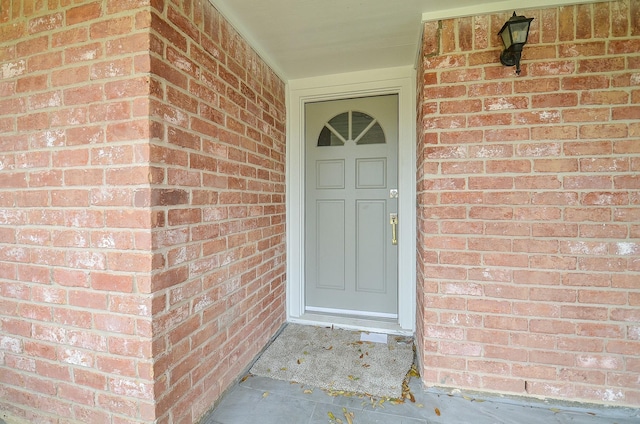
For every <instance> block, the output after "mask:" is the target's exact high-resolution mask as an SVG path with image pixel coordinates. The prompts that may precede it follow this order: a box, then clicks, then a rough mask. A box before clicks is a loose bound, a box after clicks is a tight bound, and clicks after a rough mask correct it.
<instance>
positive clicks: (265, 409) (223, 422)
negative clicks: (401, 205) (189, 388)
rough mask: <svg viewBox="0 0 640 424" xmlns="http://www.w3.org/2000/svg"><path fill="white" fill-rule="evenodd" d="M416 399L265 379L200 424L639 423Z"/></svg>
mask: <svg viewBox="0 0 640 424" xmlns="http://www.w3.org/2000/svg"><path fill="white" fill-rule="evenodd" d="M409 386H410V388H411V392H412V393H413V394H414V396H415V400H416V401H415V403H412V402H409V401H406V402H405V403H404V404H396V405H394V404H393V403H391V402H384V403H383V404H382V405H379V404H375V405H374V404H372V402H371V400H370V399H369V398H366V397H362V398H361V397H347V396H331V395H329V394H327V393H326V392H324V391H323V390H321V389H317V388H313V387H309V386H302V385H300V384H294V383H290V382H285V381H278V380H273V379H269V378H264V377H255V376H253V377H249V378H247V379H246V380H245V381H242V382H240V383H238V384H236V385H235V386H234V387H232V388H231V389H230V390H229V391H228V392H227V393H226V395H225V396H224V397H223V398H222V400H221V402H220V403H219V405H218V406H217V407H216V408H215V409H214V410H213V411H211V412H210V413H209V414H208V415H207V416H205V417H204V418H203V419H202V420H201V421H200V424H244V423H256V424H258V423H259V424H285V423H286V424H327V423H329V424H337V423H339V422H340V421H337V420H336V419H333V420H332V419H331V418H330V416H329V413H330V412H331V413H332V414H333V416H334V417H335V418H339V419H340V420H341V422H342V423H343V424H348V421H347V419H346V418H345V415H344V411H343V408H346V410H347V412H351V413H353V424H445V423H446V424H458V423H461V424H462V423H473V424H502V423H504V424H507V423H509V424H534V423H535V424H538V423H544V424H565V423H572V424H603V423H606V424H639V423H640V409H634V408H621V407H605V406H597V405H583V404H576V403H562V402H556V401H543V400H535V399H533V400H532V399H522V398H511V397H501V396H495V395H487V394H477V393H474V394H471V393H466V392H460V391H454V392H447V391H443V390H439V389H434V388H429V389H425V388H423V387H422V384H421V383H420V381H419V379H417V378H412V379H411V381H410V384H409Z"/></svg>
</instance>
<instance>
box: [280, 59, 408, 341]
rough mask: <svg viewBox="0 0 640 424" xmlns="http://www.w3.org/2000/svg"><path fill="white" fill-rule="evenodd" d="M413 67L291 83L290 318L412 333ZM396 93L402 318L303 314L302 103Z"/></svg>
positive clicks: (288, 160)
mask: <svg viewBox="0 0 640 424" xmlns="http://www.w3.org/2000/svg"><path fill="white" fill-rule="evenodd" d="M415 75H416V74H415V70H414V69H413V68H411V67H401V68H389V69H381V70H373V71H363V72H354V73H349V74H339V75H330V76H323V77H317V78H305V79H301V80H291V81H289V82H288V83H287V96H286V100H287V118H288V119H287V154H286V167H287V170H286V173H287V174H286V175H287V182H286V190H287V191H286V208H287V222H286V224H287V232H286V234H287V235H286V238H287V288H286V305H287V306H286V308H287V320H288V321H289V322H303V323H322V324H335V325H338V326H340V327H343V328H353V329H362V330H370V331H371V330H374V331H376V330H380V331H386V332H393V333H404V334H406V333H411V334H413V332H414V331H415V325H416V248H415V246H416V129H415V128H416V119H415V116H416V111H415V107H416V106H415V78H416V76H415ZM383 94H398V108H399V111H398V189H399V191H400V196H399V198H398V215H399V217H400V219H399V222H398V243H399V244H398V319H397V321H396V320H391V321H389V320H386V321H385V322H382V321H378V320H366V319H352V320H350V319H348V318H340V319H337V318H336V317H333V316H330V315H322V314H309V313H305V307H304V306H305V305H304V302H305V301H304V299H305V296H304V254H305V252H304V195H305V181H304V176H305V169H304V166H305V165H304V164H305V161H304V159H305V157H304V106H305V104H306V103H308V102H317V101H322V100H339V99H344V98H353V97H369V96H376V95H383Z"/></svg>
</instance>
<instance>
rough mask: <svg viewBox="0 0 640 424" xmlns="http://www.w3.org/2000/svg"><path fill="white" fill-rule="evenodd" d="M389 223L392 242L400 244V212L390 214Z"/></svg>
mask: <svg viewBox="0 0 640 424" xmlns="http://www.w3.org/2000/svg"><path fill="white" fill-rule="evenodd" d="M389 223H390V224H391V244H393V245H394V246H395V245H396V244H398V214H397V213H390V214H389Z"/></svg>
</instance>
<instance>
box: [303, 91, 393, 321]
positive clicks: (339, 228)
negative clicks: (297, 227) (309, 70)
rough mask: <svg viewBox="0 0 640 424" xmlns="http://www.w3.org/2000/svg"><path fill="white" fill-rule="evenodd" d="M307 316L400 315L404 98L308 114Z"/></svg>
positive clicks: (317, 105)
mask: <svg viewBox="0 0 640 424" xmlns="http://www.w3.org/2000/svg"><path fill="white" fill-rule="evenodd" d="M304 124H305V129H304V135H305V137H304V148H305V222H304V233H305V236H304V238H305V240H304V244H305V258H304V261H305V265H304V269H305V289H304V292H305V299H304V302H305V311H306V312H312V313H328V314H334V315H348V316H364V317H373V318H393V319H396V318H397V317H398V237H399V233H398V222H399V220H400V219H402V217H400V216H398V95H397V94H389V95H378V96H371V97H360V98H352V99H344V100H328V101H319V102H310V103H307V104H306V105H305V110H304Z"/></svg>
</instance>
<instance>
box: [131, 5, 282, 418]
mask: <svg viewBox="0 0 640 424" xmlns="http://www.w3.org/2000/svg"><path fill="white" fill-rule="evenodd" d="M167 3H168V4H167V5H166V6H165V8H164V10H163V11H161V12H156V11H154V12H153V13H152V19H151V28H152V32H151V61H150V63H151V69H152V73H153V74H154V76H153V78H152V82H151V87H152V89H151V97H150V103H149V107H150V116H151V121H152V128H154V134H153V136H152V137H153V138H152V140H151V146H150V159H151V162H152V164H153V171H152V175H153V178H154V180H153V182H152V184H151V187H150V191H147V192H145V193H144V194H143V193H140V195H141V196H140V198H138V200H139V201H140V202H141V203H142V204H144V205H145V206H147V205H148V206H151V208H152V210H153V211H154V216H157V217H158V220H157V223H156V225H155V226H154V228H153V231H152V243H153V249H154V253H155V255H154V271H153V274H152V277H151V287H152V291H153V292H154V306H155V309H154V322H153V324H154V326H153V330H154V333H153V352H154V359H156V361H157V362H156V365H155V367H154V373H155V376H156V396H157V399H158V409H157V415H158V417H159V418H160V421H159V422H161V423H162V422H166V423H182V422H184V423H191V422H195V421H196V420H197V419H198V418H200V416H201V415H202V414H203V413H204V412H206V411H207V409H208V408H210V407H211V406H212V405H213V402H214V401H215V400H216V399H217V398H218V396H219V395H220V393H221V392H222V391H223V390H225V389H226V388H227V387H228V386H229V384H230V383H231V382H233V380H234V379H236V378H237V377H238V376H239V374H240V372H241V371H242V370H243V369H244V368H245V367H246V366H247V365H248V364H249V362H250V361H251V360H252V359H253V358H254V357H255V356H256V355H257V354H258V353H259V352H260V350H261V349H262V348H263V347H264V346H265V344H266V343H267V342H268V340H269V339H270V337H272V336H273V334H274V333H275V332H276V331H277V330H278V328H279V327H280V326H281V325H282V323H283V322H284V319H285V308H284V303H285V298H284V295H285V289H284V283H285V244H284V242H285V204H284V200H285V199H284V192H285V178H284V177H285V135H284V134H285V104H284V84H283V83H282V82H281V81H280V80H279V79H278V78H277V77H276V75H275V74H274V73H273V72H272V71H271V70H270V69H269V68H268V67H267V66H266V65H265V64H264V63H263V62H262V61H261V60H260V58H259V57H257V55H256V54H255V52H253V51H252V50H251V48H250V47H249V46H248V45H247V43H246V42H245V41H244V40H242V39H241V38H240V36H239V35H238V34H237V33H236V32H235V31H234V30H233V28H232V27H231V26H230V25H229V24H228V23H227V22H226V21H225V20H224V19H222V18H221V17H220V15H219V14H218V13H217V11H216V10H215V9H214V8H213V7H212V6H211V5H210V3H209V2H208V1H203V2H188V1H187V2H175V3H179V4H180V5H179V6H178V5H177V4H173V3H169V2H167ZM156 214H157V215H156Z"/></svg>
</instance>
